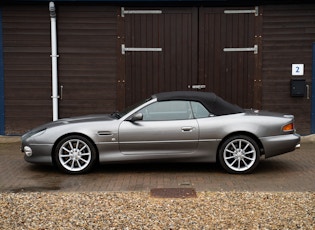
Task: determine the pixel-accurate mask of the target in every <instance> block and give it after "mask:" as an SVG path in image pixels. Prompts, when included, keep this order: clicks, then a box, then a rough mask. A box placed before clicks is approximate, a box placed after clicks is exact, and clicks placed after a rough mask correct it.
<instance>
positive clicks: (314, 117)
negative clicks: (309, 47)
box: [311, 42, 315, 133]
mask: <svg viewBox="0 0 315 230" xmlns="http://www.w3.org/2000/svg"><path fill="white" fill-rule="evenodd" d="M311 107H312V108H311V133H315V42H313V58H312V97H311Z"/></svg>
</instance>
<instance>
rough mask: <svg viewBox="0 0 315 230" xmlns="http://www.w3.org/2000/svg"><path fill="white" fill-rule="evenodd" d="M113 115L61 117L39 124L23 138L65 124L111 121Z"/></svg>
mask: <svg viewBox="0 0 315 230" xmlns="http://www.w3.org/2000/svg"><path fill="white" fill-rule="evenodd" d="M114 119H115V118H113V117H112V116H111V115H109V114H93V115H86V116H79V117H70V118H63V119H59V120H57V121H53V122H50V123H46V124H43V125H41V126H38V127H36V128H34V129H32V130H30V131H28V132H27V133H25V134H24V135H23V136H22V139H23V138H27V137H30V136H32V135H34V134H36V133H38V132H41V131H43V130H45V129H48V128H52V127H56V126H60V125H65V124H74V123H82V122H93V121H110V120H114Z"/></svg>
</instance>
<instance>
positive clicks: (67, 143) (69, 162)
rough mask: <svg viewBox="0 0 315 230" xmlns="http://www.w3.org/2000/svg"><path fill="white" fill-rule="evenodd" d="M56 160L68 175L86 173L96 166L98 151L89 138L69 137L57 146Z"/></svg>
mask: <svg viewBox="0 0 315 230" xmlns="http://www.w3.org/2000/svg"><path fill="white" fill-rule="evenodd" d="M54 160H55V162H56V164H57V166H58V168H59V169H61V170H62V171H64V172H66V173H70V174H79V173H86V172H88V171H90V170H91V169H92V167H93V166H94V163H95V160H96V150H95V147H94V145H93V144H92V143H91V141H89V140H88V139H87V138H85V137H82V136H77V135H74V136H68V137H65V138H64V139H62V140H61V141H60V142H59V143H58V144H57V146H56V148H55V154H54Z"/></svg>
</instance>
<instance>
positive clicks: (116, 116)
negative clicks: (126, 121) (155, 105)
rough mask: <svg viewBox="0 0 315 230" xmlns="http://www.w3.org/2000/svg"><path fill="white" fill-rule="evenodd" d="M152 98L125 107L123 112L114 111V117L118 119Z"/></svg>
mask: <svg viewBox="0 0 315 230" xmlns="http://www.w3.org/2000/svg"><path fill="white" fill-rule="evenodd" d="M151 99H152V98H151V97H150V98H147V99H145V100H143V101H140V102H138V103H136V104H134V105H131V106H128V107H127V108H126V109H124V110H123V111H121V112H114V113H112V114H111V116H112V117H114V118H116V119H120V118H121V117H123V116H125V115H126V114H127V113H129V112H130V111H132V110H134V109H135V108H137V107H138V106H140V105H142V104H143V103H145V102H147V101H149V100H151Z"/></svg>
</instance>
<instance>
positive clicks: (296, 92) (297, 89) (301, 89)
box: [291, 79, 306, 97]
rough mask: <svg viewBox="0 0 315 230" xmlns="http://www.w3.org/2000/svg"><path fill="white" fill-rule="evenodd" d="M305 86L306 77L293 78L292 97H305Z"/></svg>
mask: <svg viewBox="0 0 315 230" xmlns="http://www.w3.org/2000/svg"><path fill="white" fill-rule="evenodd" d="M305 87H306V81H305V79H291V97H304V96H305Z"/></svg>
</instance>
